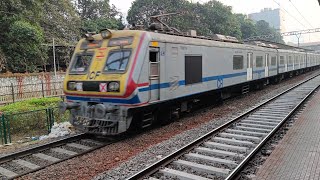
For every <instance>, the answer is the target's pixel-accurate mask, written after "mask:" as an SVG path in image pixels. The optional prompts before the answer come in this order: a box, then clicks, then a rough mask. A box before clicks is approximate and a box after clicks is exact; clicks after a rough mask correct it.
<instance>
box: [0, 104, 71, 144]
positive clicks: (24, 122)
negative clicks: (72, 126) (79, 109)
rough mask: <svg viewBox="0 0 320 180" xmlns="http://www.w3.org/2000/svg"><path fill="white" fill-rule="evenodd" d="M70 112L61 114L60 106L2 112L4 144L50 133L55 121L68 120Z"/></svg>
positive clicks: (0, 124) (2, 139)
mask: <svg viewBox="0 0 320 180" xmlns="http://www.w3.org/2000/svg"><path fill="white" fill-rule="evenodd" d="M68 116H69V113H65V114H63V115H61V114H59V112H58V108H47V109H40V110H35V111H29V112H23V113H15V114H0V120H1V122H0V139H1V143H2V144H8V143H11V142H21V141H29V140H30V138H31V137H39V136H41V135H46V134H48V133H50V131H51V128H52V126H53V124H54V122H57V123H60V122H64V121H67V120H68Z"/></svg>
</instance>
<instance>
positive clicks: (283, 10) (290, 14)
mask: <svg viewBox="0 0 320 180" xmlns="http://www.w3.org/2000/svg"><path fill="white" fill-rule="evenodd" d="M273 2H275V3H276V4H278V5H279V8H280V10H282V9H283V10H282V11H285V12H286V13H287V14H289V15H290V16H291V17H292V18H293V19H295V20H296V21H297V22H298V23H299V24H301V25H302V26H303V27H305V28H307V27H306V26H305V25H304V24H302V23H301V22H300V21H299V20H298V19H297V18H295V17H294V16H292V15H291V14H290V13H289V12H288V11H287V10H286V9H285V8H281V5H280V4H279V3H278V2H277V1H275V0H273Z"/></svg>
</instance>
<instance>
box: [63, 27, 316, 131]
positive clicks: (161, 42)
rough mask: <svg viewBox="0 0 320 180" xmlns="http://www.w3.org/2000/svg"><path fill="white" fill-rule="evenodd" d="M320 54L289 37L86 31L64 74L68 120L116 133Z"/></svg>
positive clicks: (275, 75) (255, 83) (308, 66)
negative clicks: (284, 40)
mask: <svg viewBox="0 0 320 180" xmlns="http://www.w3.org/2000/svg"><path fill="white" fill-rule="evenodd" d="M319 65H320V55H319V54H317V53H314V52H311V51H306V50H304V49H300V48H296V47H290V46H286V45H281V44H276V43H268V42H261V41H254V43H243V42H239V41H238V40H237V39H236V38H233V37H230V36H224V35H215V36H214V37H202V36H196V35H186V34H177V33H174V32H163V31H157V30H130V29H129V30H109V29H103V30H101V31H100V32H99V33H97V34H94V33H89V34H86V36H85V38H83V39H81V40H80V41H79V42H78V44H77V46H76V48H75V51H74V54H73V56H72V60H71V62H70V65H69V67H68V70H67V72H66V77H65V79H64V93H65V98H66V101H65V102H62V103H61V104H60V105H59V107H60V110H61V112H65V111H66V110H69V111H70V122H71V124H72V125H73V126H74V127H75V128H76V129H77V130H79V131H81V132H85V133H89V134H95V135H103V136H109V135H110V136H113V135H119V134H123V133H125V132H128V131H130V130H132V129H143V128H148V127H150V126H152V125H153V124H157V123H167V122H170V121H172V120H174V119H175V118H177V117H179V116H180V115H181V114H182V113H185V112H190V111H191V110H192V108H193V107H194V106H195V105H196V104H197V103H199V102H204V103H212V102H215V101H217V100H220V99H224V98H227V97H230V96H232V94H234V93H239V92H240V93H246V92H248V91H251V90H252V89H256V88H261V87H263V86H264V85H266V84H269V83H277V82H279V81H281V80H282V79H284V78H286V77H289V76H294V75H298V74H301V73H303V72H306V71H310V70H314V69H317V68H319Z"/></svg>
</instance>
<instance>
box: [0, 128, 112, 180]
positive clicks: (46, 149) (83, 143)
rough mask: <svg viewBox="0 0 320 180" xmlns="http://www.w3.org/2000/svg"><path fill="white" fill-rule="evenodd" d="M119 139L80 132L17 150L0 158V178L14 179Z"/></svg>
mask: <svg viewBox="0 0 320 180" xmlns="http://www.w3.org/2000/svg"><path fill="white" fill-rule="evenodd" d="M116 141H117V140H115V139H114V140H105V139H103V140H99V139H97V138H94V137H92V136H89V135H86V134H79V135H75V136H71V137H68V138H64V139H61V140H57V141H54V142H50V143H47V144H44V145H40V146H37V147H33V148H30V149H27V150H24V151H20V152H15V153H12V154H9V155H6V156H4V157H1V158H0V179H14V178H17V177H20V176H23V175H25V174H28V173H32V172H35V171H39V170H41V169H43V168H46V167H48V166H50V165H52V164H56V163H60V162H62V161H66V160H68V159H71V158H73V157H76V156H80V155H84V154H87V153H89V152H91V151H93V150H96V149H99V148H102V147H104V146H106V145H109V144H111V143H114V142H116Z"/></svg>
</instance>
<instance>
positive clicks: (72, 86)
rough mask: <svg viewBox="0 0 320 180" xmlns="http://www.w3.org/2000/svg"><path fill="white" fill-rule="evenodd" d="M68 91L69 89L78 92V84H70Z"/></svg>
mask: <svg viewBox="0 0 320 180" xmlns="http://www.w3.org/2000/svg"><path fill="white" fill-rule="evenodd" d="M67 89H68V90H69V91H75V90H77V84H76V82H68V85H67Z"/></svg>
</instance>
